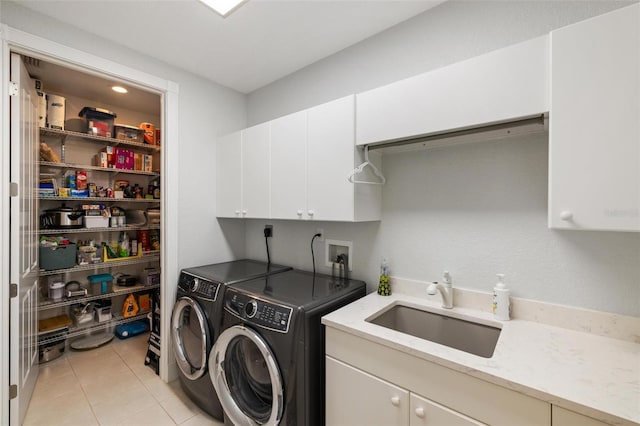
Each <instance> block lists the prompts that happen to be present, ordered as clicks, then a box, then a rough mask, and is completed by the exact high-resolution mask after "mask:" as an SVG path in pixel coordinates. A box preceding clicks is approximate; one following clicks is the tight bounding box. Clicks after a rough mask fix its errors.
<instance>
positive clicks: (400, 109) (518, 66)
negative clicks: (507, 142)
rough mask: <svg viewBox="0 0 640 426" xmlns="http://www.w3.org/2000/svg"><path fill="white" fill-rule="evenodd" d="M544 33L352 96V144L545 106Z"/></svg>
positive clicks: (425, 132)
mask: <svg viewBox="0 0 640 426" xmlns="http://www.w3.org/2000/svg"><path fill="white" fill-rule="evenodd" d="M547 65H548V38H547V37H546V36H544V37H539V38H536V39H533V40H529V41H526V42H523V43H519V44H516V45H514V46H509V47H506V48H504V49H499V50H496V51H494V52H490V53H487V54H484V55H481V56H477V57H475V58H471V59H467V60H465V61H461V62H457V63H455V64H452V65H449V66H446V67H443V68H439V69H436V70H433V71H430V72H427V73H424V74H420V75H418V76H415V77H412V78H408V79H405V80H401V81H398V82H395V83H392V84H389V85H387V86H383V87H379V88H376V89H373V90H370V91H368V92H364V93H360V94H358V95H357V117H358V118H357V144H358V145H365V144H370V143H375V142H382V141H389V140H397V139H406V138H409V137H416V136H419V135H429V134H435V133H440V132H444V131H451V130H460V129H464V128H469V127H477V126H480V125H485V124H491V123H499V122H504V121H508V120H513V119H517V118H523V117H530V116H535V115H538V114H541V113H544V112H547V111H548V110H549V99H548V92H549V90H548V86H547V85H548V66H547Z"/></svg>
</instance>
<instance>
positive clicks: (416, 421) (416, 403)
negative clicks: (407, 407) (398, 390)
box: [409, 393, 484, 426]
mask: <svg viewBox="0 0 640 426" xmlns="http://www.w3.org/2000/svg"><path fill="white" fill-rule="evenodd" d="M410 418H411V420H410V423H409V424H410V426H425V425H429V426H470V425H476V426H478V425H484V423H481V422H479V421H476V420H474V419H472V418H470V417H467V416H465V415H463V414H460V413H458V412H457V411H453V410H450V409H449V408H447V407H445V406H442V405H440V404H437V403H435V402H433V401H430V400H428V399H425V398H422V397H419V396H418V395H415V394H413V393H412V394H411V415H410Z"/></svg>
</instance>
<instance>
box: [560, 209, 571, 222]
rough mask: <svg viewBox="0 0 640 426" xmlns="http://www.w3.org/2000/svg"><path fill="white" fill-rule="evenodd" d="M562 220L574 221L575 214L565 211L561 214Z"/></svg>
mask: <svg viewBox="0 0 640 426" xmlns="http://www.w3.org/2000/svg"><path fill="white" fill-rule="evenodd" d="M560 219H562V220H564V221H569V220H571V219H573V213H571V212H570V211H569V210H563V211H561V212H560Z"/></svg>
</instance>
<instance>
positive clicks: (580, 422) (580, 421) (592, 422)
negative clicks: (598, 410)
mask: <svg viewBox="0 0 640 426" xmlns="http://www.w3.org/2000/svg"><path fill="white" fill-rule="evenodd" d="M551 425H552V426H606V425H607V424H606V423H603V422H601V421H599V420H596V419H594V418H591V417H587V416H583V415H582V414H578V413H575V412H573V411H569V410H565V409H564V408H560V407H556V406H555V405H554V406H553V407H552V409H551Z"/></svg>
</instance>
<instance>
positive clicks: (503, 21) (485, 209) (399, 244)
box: [246, 1, 640, 316]
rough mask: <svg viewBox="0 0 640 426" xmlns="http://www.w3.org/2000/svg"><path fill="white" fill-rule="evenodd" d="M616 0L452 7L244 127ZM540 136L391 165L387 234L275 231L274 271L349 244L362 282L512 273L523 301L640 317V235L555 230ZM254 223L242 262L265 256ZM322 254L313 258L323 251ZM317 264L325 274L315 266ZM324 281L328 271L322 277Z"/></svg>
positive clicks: (310, 76)
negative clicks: (326, 241)
mask: <svg viewBox="0 0 640 426" xmlns="http://www.w3.org/2000/svg"><path fill="white" fill-rule="evenodd" d="M625 4H627V3H620V2H560V1H553V2H541V1H532V2H526V1H518V2H504V1H498V2H485V1H472V2H459V1H452V2H447V3H445V4H443V5H441V6H439V7H437V8H434V9H433V10H431V11H428V12H427V13H425V14H423V15H420V16H418V17H416V18H414V19H412V20H409V21H407V22H405V23H404V24H401V25H400V26H397V27H395V28H392V29H390V30H388V31H386V32H384V33H381V34H379V35H377V36H374V37H372V38H370V39H368V40H365V41H364V42H362V43H360V44H358V45H356V46H353V47H351V48H348V49H346V50H344V51H343V52H340V53H338V54H336V55H333V56H331V57H329V58H327V59H326V60H323V61H320V62H318V63H316V64H314V65H312V66H310V67H308V68H305V69H303V70H301V71H299V72H297V73H294V74H292V75H291V76H289V77H287V78H285V79H282V80H280V81H278V82H275V83H273V84H272V85H270V86H267V87H265V88H263V89H260V90H258V91H256V92H254V93H252V94H250V95H249V98H248V115H249V124H255V123H258V122H261V121H265V120H268V119H271V118H274V117H277V116H280V115H283V114H286V113H289V112H292V111H295V110H299V109H302V108H306V107H308V106H311V105H314V104H318V103H321V102H324V101H327V100H330V99H333V98H337V97H340V96H343V95H345V94H348V93H357V92H359V91H363V90H366V89H369V88H372V87H376V86H379V85H382V84H386V83H389V82H391V81H394V80H397V79H400V78H404V77H407V76H410V75H414V74H416V73H419V72H422V71H426V70H429V69H433V68H436V67H440V66H442V65H446V64H448V63H451V62H455V61H458V60H461V59H465V58H468V57H472V56H475V55H478V54H482V53H484V52H487V51H491V50H494V49H497V48H500V47H504V46H506V45H510V44H513V43H516V42H519V41H523V40H526V39H528V38H532V37H535V36H538V35H541V34H544V33H547V32H548V31H549V30H551V29H553V28H557V27H560V26H564V25H567V24H569V23H572V22H577V21H580V20H583V19H586V18H587V17H590V16H594V15H598V14H600V13H604V12H605V11H607V10H609V9H612V8H616V7H620V6H623V5H625ZM547 151H548V142H547V138H546V136H545V135H536V136H527V137H520V138H517V139H512V140H503V141H488V142H484V143H479V144H475V145H463V146H456V147H449V148H444V149H437V150H429V151H420V152H412V153H403V154H393V155H385V157H384V164H383V169H384V173H385V175H386V176H387V179H388V183H387V185H385V187H384V190H383V199H384V205H383V215H382V221H381V222H379V223H367V224H332V223H290V222H284V221H271V222H269V223H273V224H274V238H273V241H272V261H274V262H280V263H286V264H291V265H293V266H296V267H299V268H303V269H311V254H310V249H309V242H310V239H311V237H312V235H313V234H314V233H315V229H316V228H318V227H322V228H324V230H325V234H326V236H327V237H328V238H336V239H342V240H352V241H354V248H355V250H354V252H355V256H354V272H353V276H354V277H357V278H361V279H364V280H365V281H367V283H368V285H369V288H370V289H371V290H372V289H373V288H375V286H376V285H377V274H378V265H379V262H380V258H381V256H385V257H387V258H388V259H389V261H390V266H391V270H392V275H395V276H399V277H404V278H411V279H416V280H438V279H440V277H441V273H442V271H443V270H445V269H446V270H449V271H451V273H452V275H453V279H454V285H455V286H459V287H464V288H470V289H478V290H483V291H490V290H491V288H492V287H493V284H494V283H495V274H496V273H498V272H502V273H505V274H506V281H507V283H508V284H509V285H510V286H511V288H512V292H513V295H514V296H518V297H526V298H530V299H536V300H541V301H547V302H554V303H561V304H566V305H572V306H578V307H584V308H590V309H596V310H602V311H609V312H616V313H620V314H626V315H633V316H640V235H639V234H633V233H613V232H580V231H578V232H561V231H553V230H549V229H548V228H547ZM265 223H267V222H265V221H257V220H254V221H248V223H247V227H246V241H247V247H246V250H247V255H248V256H249V257H253V258H264V257H265V250H264V239H263V238H262V227H263V225H264V224H265ZM320 246H321V245H320V244H319V243H316V247H317V249H316V259H318V257H319V256H318V253H321V252H322V250H321V248H320ZM319 262H320V261H319V260H317V262H316V263H317V264H319ZM319 270H323V271H324V272H328V269H323V268H319Z"/></svg>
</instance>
